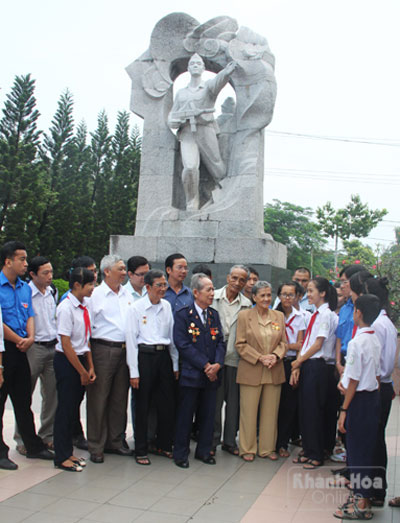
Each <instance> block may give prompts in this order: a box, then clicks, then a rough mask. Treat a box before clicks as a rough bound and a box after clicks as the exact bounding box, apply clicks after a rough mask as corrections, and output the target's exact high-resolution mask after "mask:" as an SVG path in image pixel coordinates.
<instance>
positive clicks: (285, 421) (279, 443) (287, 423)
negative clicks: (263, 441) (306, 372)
mask: <svg viewBox="0 0 400 523" xmlns="http://www.w3.org/2000/svg"><path fill="white" fill-rule="evenodd" d="M295 359H296V356H293V357H287V358H285V359H284V360H283V366H284V368H285V377H286V381H285V383H282V388H281V399H280V403H279V414H278V438H277V440H276V448H277V450H279V449H280V448H284V449H287V448H288V445H289V439H290V437H291V436H292V434H293V433H294V432H295V430H296V426H297V417H298V403H299V389H298V388H297V387H296V388H293V387H292V386H291V385H289V380H290V374H291V372H292V361H294V360H295Z"/></svg>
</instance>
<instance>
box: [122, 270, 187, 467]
mask: <svg viewBox="0 0 400 523" xmlns="http://www.w3.org/2000/svg"><path fill="white" fill-rule="evenodd" d="M144 281H145V284H146V288H147V296H145V297H144V298H142V299H141V300H137V301H136V302H135V304H134V305H133V307H131V309H130V310H129V312H128V319H127V322H126V325H127V331H126V349H127V363H128V366H129V372H130V378H131V379H130V383H131V386H132V387H133V388H134V389H136V418H135V454H136V462H137V463H138V464H139V465H150V460H149V458H148V456H147V452H148V447H147V428H148V427H147V425H148V416H149V409H150V403H151V399H152V398H154V399H155V403H156V407H157V419H158V429H157V438H156V441H155V448H156V451H157V453H158V454H159V455H162V456H166V457H168V458H172V438H173V430H174V415H175V412H174V411H175V400H174V378H175V379H176V380H177V379H178V377H179V372H178V351H177V349H176V347H175V345H174V342H173V324H174V320H173V316H172V310H171V305H170V304H169V303H168V301H167V300H164V299H163V297H164V296H165V291H166V289H167V286H168V284H167V280H166V278H165V275H164V273H163V272H162V271H159V270H151V271H149V272H148V273H147V274H146V276H145V280H144ZM153 452H154V450H153Z"/></svg>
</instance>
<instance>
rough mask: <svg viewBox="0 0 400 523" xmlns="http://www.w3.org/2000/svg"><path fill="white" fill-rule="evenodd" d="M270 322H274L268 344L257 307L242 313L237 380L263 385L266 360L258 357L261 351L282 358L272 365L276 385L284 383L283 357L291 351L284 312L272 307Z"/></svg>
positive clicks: (240, 317) (238, 323)
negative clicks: (265, 343)
mask: <svg viewBox="0 0 400 523" xmlns="http://www.w3.org/2000/svg"><path fill="white" fill-rule="evenodd" d="M268 323H270V324H271V327H272V329H271V332H272V333H271V339H270V340H269V343H268V346H265V345H264V343H263V338H262V336H261V332H260V327H259V325H258V315H257V309H256V307H254V308H253V309H248V310H245V311H241V312H240V313H239V316H238V321H237V333H236V350H237V351H238V353H239V355H240V361H239V366H238V372H237V378H236V381H237V383H241V384H242V385H260V383H261V376H262V371H263V364H262V363H261V362H260V361H259V360H258V359H259V357H260V355H265V354H271V353H274V354H276V355H277V356H279V358H280V359H279V361H278V362H277V363H276V364H275V365H274V366H273V367H272V369H271V377H272V383H273V384H274V385H279V384H280V383H284V381H285V369H284V367H283V358H284V356H285V354H286V351H287V341H286V331H285V319H284V315H283V313H282V312H279V311H274V310H272V309H270V310H269V318H268Z"/></svg>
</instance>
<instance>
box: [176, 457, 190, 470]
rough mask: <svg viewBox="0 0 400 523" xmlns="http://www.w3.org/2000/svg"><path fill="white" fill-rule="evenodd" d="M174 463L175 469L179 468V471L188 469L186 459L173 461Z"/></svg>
mask: <svg viewBox="0 0 400 523" xmlns="http://www.w3.org/2000/svg"><path fill="white" fill-rule="evenodd" d="M174 462H175V465H176V466H177V467H180V468H181V469H188V468H189V460H187V459H175V460H174Z"/></svg>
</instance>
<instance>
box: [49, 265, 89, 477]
mask: <svg viewBox="0 0 400 523" xmlns="http://www.w3.org/2000/svg"><path fill="white" fill-rule="evenodd" d="M94 284H95V276H94V274H93V272H92V271H90V270H88V269H85V268H83V267H79V268H77V269H74V270H73V271H72V273H71V275H70V284H69V285H70V289H71V292H70V293H69V294H68V296H67V297H66V299H64V300H63V301H62V302H61V303H60V304H59V305H58V307H57V345H56V354H55V357H54V370H55V374H56V382H57V399H58V404H57V411H56V416H55V420H54V452H55V457H54V465H55V466H56V467H57V468H60V469H63V470H67V471H70V472H80V471H81V470H82V467H84V466H85V465H86V462H85V460H84V459H83V458H78V457H76V456H74V454H73V444H72V436H73V434H72V432H73V425H74V421H75V417H76V412H77V410H78V408H79V403H80V400H81V397H82V388H83V387H85V386H87V385H89V384H91V383H93V382H94V381H95V379H96V375H95V372H94V367H93V360H92V353H91V351H90V347H89V338H90V334H91V326H90V316H89V311H88V309H87V307H86V303H85V299H86V298H88V297H89V296H90V295H91V294H92V292H93V289H94Z"/></svg>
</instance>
